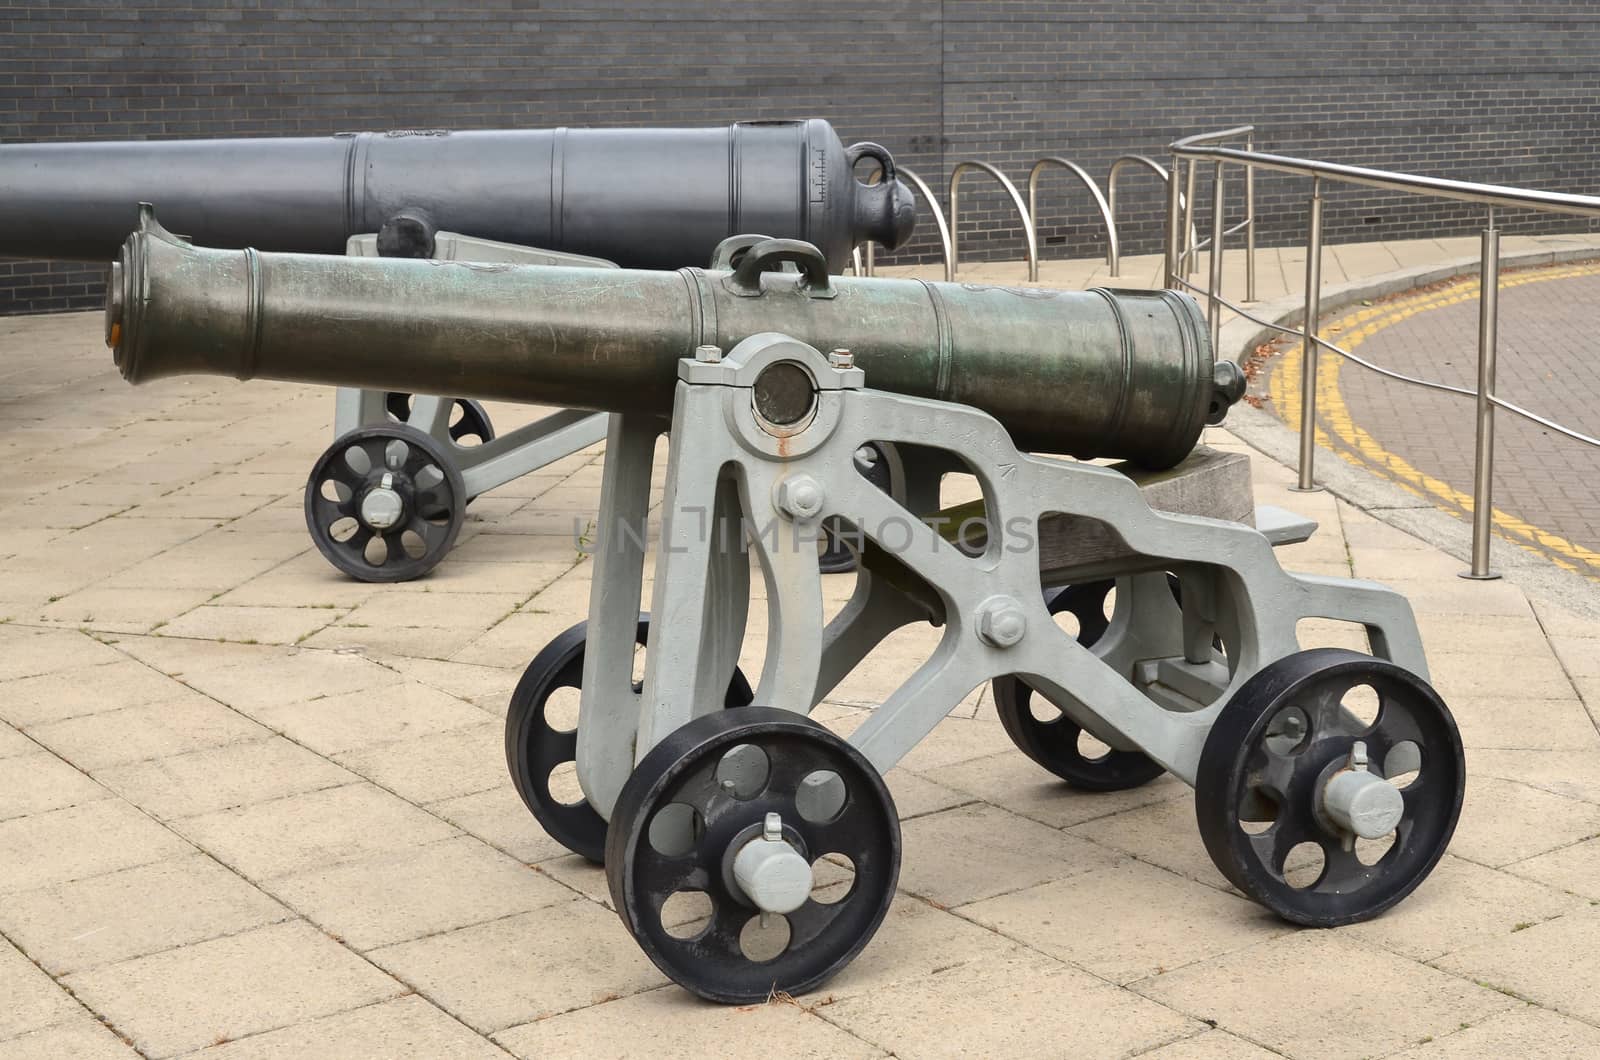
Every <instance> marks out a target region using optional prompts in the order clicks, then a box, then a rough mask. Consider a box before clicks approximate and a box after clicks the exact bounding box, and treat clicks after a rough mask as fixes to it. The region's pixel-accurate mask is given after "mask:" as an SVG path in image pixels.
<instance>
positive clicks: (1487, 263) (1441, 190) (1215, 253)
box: [1166, 126, 1600, 579]
mask: <svg viewBox="0 0 1600 1060" xmlns="http://www.w3.org/2000/svg"><path fill="white" fill-rule="evenodd" d="M1249 131H1250V129H1249V127H1248V126H1241V127H1239V128H1237V129H1227V130H1224V131H1222V132H1217V133H1202V134H1199V135H1197V136H1189V137H1185V138H1184V139H1181V140H1177V141H1174V142H1173V143H1172V144H1171V145H1170V146H1169V150H1170V151H1171V152H1172V158H1173V172H1174V173H1176V172H1177V166H1178V163H1179V161H1180V160H1181V159H1185V158H1187V159H1188V160H1189V176H1190V180H1191V181H1192V180H1193V177H1194V166H1195V165H1196V164H1197V163H1198V162H1201V161H1209V162H1211V163H1212V164H1213V165H1214V166H1215V167H1216V179H1217V187H1216V189H1215V210H1216V211H1220V207H1221V201H1222V191H1221V185H1222V170H1223V166H1224V165H1238V166H1242V167H1244V170H1245V173H1246V176H1247V179H1249V178H1250V177H1251V176H1252V175H1253V174H1254V172H1255V170H1256V169H1266V170H1272V171H1274V172H1279V173H1292V174H1296V175H1299V176H1305V177H1310V178H1311V201H1310V211H1309V212H1310V225H1309V229H1308V232H1307V236H1306V287H1305V312H1304V318H1303V323H1302V326H1301V328H1299V329H1288V328H1284V327H1281V326H1279V325H1277V324H1272V323H1269V322H1267V321H1263V320H1261V319H1260V318H1259V317H1256V316H1253V315H1251V314H1249V313H1246V312H1244V311H1243V310H1242V309H1240V308H1239V307H1238V306H1235V305H1233V304H1232V303H1230V302H1227V301H1226V300H1225V299H1224V298H1223V297H1222V291H1221V269H1220V260H1221V255H1222V250H1223V240H1224V237H1225V235H1226V232H1225V231H1224V228H1223V225H1222V224H1221V221H1220V218H1218V217H1214V218H1213V221H1214V225H1215V227H1214V231H1213V233H1212V237H1211V244H1212V251H1211V253H1212V268H1211V280H1210V289H1209V291H1207V292H1206V293H1207V295H1208V298H1209V300H1210V304H1211V307H1212V309H1213V313H1214V314H1215V315H1214V316H1213V320H1212V323H1213V336H1215V334H1216V332H1215V327H1216V324H1217V320H1218V317H1219V316H1220V313H1221V307H1222V306H1223V305H1226V306H1228V308H1230V309H1232V310H1233V311H1234V312H1236V313H1239V314H1240V315H1241V316H1243V317H1245V318H1246V319H1249V320H1254V321H1256V322H1258V323H1261V324H1265V325H1266V326H1267V327H1270V328H1273V329H1274V330H1277V331H1281V332H1284V333H1285V334H1289V335H1295V336H1298V337H1299V338H1300V340H1301V344H1302V348H1303V350H1304V354H1303V356H1302V360H1301V369H1300V406H1301V409H1300V452H1299V467H1298V475H1297V478H1298V482H1297V485H1296V487H1295V488H1297V489H1300V490H1315V489H1318V488H1319V487H1318V486H1317V484H1316V470H1315V461H1316V412H1317V355H1318V353H1319V352H1320V351H1321V350H1322V349H1328V350H1332V351H1333V352H1334V353H1337V354H1339V355H1340V356H1341V357H1344V358H1345V359H1347V360H1349V361H1352V362H1354V363H1355V364H1359V365H1361V366H1362V367H1363V368H1368V369H1370V370H1372V371H1374V372H1377V373H1378V374H1380V375H1383V376H1386V377H1388V378H1391V379H1395V380H1398V381H1400V382H1403V383H1409V384H1412V385H1416V386H1422V387H1426V388H1428V389H1431V390H1442V391H1445V392H1448V393H1453V394H1459V395H1462V396H1470V397H1472V398H1473V399H1474V400H1475V401H1476V403H1477V416H1476V419H1477V424H1476V431H1475V435H1476V436H1475V441H1474V456H1473V483H1472V559H1471V565H1470V567H1469V568H1468V569H1467V570H1466V571H1464V572H1462V577H1466V578H1475V579H1485V578H1497V577H1499V575H1498V574H1495V573H1494V572H1493V571H1492V570H1490V567H1489V549H1490V542H1491V530H1492V527H1493V516H1494V428H1495V410H1496V409H1505V410H1506V411H1507V412H1510V413H1512V414H1514V415H1517V416H1520V417H1522V418H1524V419H1526V420H1528V421H1530V422H1533V423H1537V424H1539V425H1540V426H1542V427H1545V428H1547V429H1549V430H1553V431H1555V432H1557V433H1558V434H1561V435H1563V436H1565V437H1567V438H1571V439H1573V440H1574V441H1578V442H1582V443H1583V444H1585V445H1589V446H1593V447H1595V448H1600V438H1596V437H1594V436H1592V435H1588V434H1585V433H1583V432H1582V431H1578V430H1575V429H1573V428H1571V427H1568V426H1566V425H1565V424H1561V423H1558V422H1556V421H1555V420H1551V419H1548V418H1546V417H1544V416H1541V415H1539V414H1538V413H1535V412H1532V411H1530V410H1528V409H1525V408H1523V407H1521V406H1520V405H1517V404H1514V403H1513V402H1510V401H1506V400H1505V399H1503V398H1501V397H1499V396H1498V395H1497V394H1496V393H1495V369H1496V365H1495V362H1496V357H1497V352H1498V350H1497V347H1498V329H1499V304H1500V229H1499V228H1497V227H1496V226H1495V217H1494V211H1495V208H1496V207H1501V208H1512V209H1528V210H1535V211H1539V212H1543V213H1560V214H1569V215H1573V216H1578V217H1600V197H1597V196H1592V195H1573V194H1569V193H1566V192H1553V191H1539V190H1536V189H1533V188H1513V187H1508V186H1506V185H1502V184H1480V183H1475V182H1472V181H1464V180H1453V179H1448V178H1444V177H1425V176H1421V175H1418V174H1415V173H1397V172H1394V171H1393V170H1385V169H1371V168H1368V167H1365V166H1348V165H1342V164H1339V163H1334V162H1322V161H1318V160H1315V159H1307V158H1293V157H1290V156H1287V155H1276V154H1268V153H1265V152H1257V151H1255V150H1253V149H1252V147H1251V146H1250V145H1247V146H1246V148H1245V149H1244V150H1240V149H1238V148H1230V147H1219V146H1216V144H1217V142H1218V141H1221V140H1227V139H1236V138H1238V136H1240V135H1242V134H1245V133H1248V132H1249ZM1208 145H1209V146H1208ZM1323 181H1332V182H1337V183H1341V184H1355V185H1360V186H1363V187H1371V188H1380V189H1382V190H1385V191H1397V192H1403V193H1405V194H1408V195H1418V196H1422V197H1426V198H1431V199H1448V200H1452V201H1456V202H1470V203H1477V204H1480V205H1485V206H1488V207H1489V211H1488V219H1487V223H1486V224H1485V226H1484V228H1483V233H1482V242H1481V248H1480V253H1479V259H1478V261H1479V277H1480V282H1479V285H1478V363H1477V369H1478V385H1477V387H1476V388H1475V389H1473V390H1467V389H1465V388H1462V387H1453V386H1448V385H1446V384H1443V383H1438V382H1434V381H1432V380H1426V379H1419V378H1416V377H1413V376H1407V375H1404V374H1402V373H1399V372H1394V371H1391V370H1389V369H1385V368H1381V367H1379V366H1378V365H1375V364H1373V363H1372V362H1371V361H1367V360H1365V359H1364V358H1361V357H1357V356H1355V355H1354V354H1352V353H1351V352H1350V351H1349V350H1346V349H1344V348H1342V347H1340V346H1338V345H1336V344H1334V343H1331V342H1329V341H1327V340H1326V339H1324V338H1322V337H1321V336H1320V335H1319V334H1318V333H1317V321H1318V316H1319V310H1320V302H1321V293H1322V205H1323V200H1322V184H1323ZM1247 187H1248V186H1247ZM1172 189H1173V190H1172V191H1171V192H1170V193H1169V195H1168V199H1167V260H1166V266H1167V285H1168V286H1169V287H1180V286H1182V287H1187V288H1189V289H1191V290H1195V291H1198V290H1199V288H1197V287H1195V285H1193V284H1191V283H1189V282H1188V281H1187V280H1185V279H1184V278H1183V277H1182V276H1180V275H1179V272H1180V271H1181V270H1182V269H1183V265H1184V263H1183V260H1182V258H1183V251H1182V250H1181V249H1180V247H1179V243H1180V238H1179V232H1180V228H1179V224H1180V222H1179V219H1178V218H1179V213H1180V210H1182V207H1181V206H1180V204H1179V201H1178V196H1177V193H1176V183H1175V182H1173V183H1172ZM1190 205H1191V206H1192V203H1190ZM1251 212H1252V213H1253V210H1252V211H1251ZM1252 232H1253V226H1252Z"/></svg>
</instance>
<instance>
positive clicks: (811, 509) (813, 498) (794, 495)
mask: <svg viewBox="0 0 1600 1060" xmlns="http://www.w3.org/2000/svg"><path fill="white" fill-rule="evenodd" d="M823 497H824V493H823V490H822V483H820V482H818V481H817V480H816V479H814V478H812V477H811V476H810V475H790V476H789V477H788V478H786V479H784V480H783V481H782V482H780V483H778V486H777V489H776V490H775V491H774V495H773V501H774V503H776V504H777V506H778V511H780V512H782V513H783V514H784V515H786V516H788V517H789V518H790V519H793V520H794V521H795V522H804V521H805V520H807V519H815V518H816V517H817V516H818V515H820V514H822V500H823Z"/></svg>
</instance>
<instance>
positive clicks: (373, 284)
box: [106, 211, 1243, 467]
mask: <svg viewBox="0 0 1600 1060" xmlns="http://www.w3.org/2000/svg"><path fill="white" fill-rule="evenodd" d="M783 262H794V263H797V264H798V265H799V266H800V269H801V271H799V272H795V273H790V272H780V271H772V270H773V269H774V268H775V267H777V266H779V265H780V264H782V263H783ZM772 331H776V332H783V333H785V334H788V335H791V336H793V337H795V338H797V339H800V340H801V341H804V342H807V343H810V344H811V345H813V346H815V347H817V348H819V349H823V350H828V349H831V348H837V347H848V348H849V349H850V350H851V351H852V352H853V353H854V354H855V358H856V363H857V364H858V365H860V366H861V367H862V368H863V369H864V370H865V371H866V380H867V385H868V386H871V387H875V388H877V389H881V390H890V391H896V392H899V393H902V394H908V395H912V396H918V397H927V398H934V399H939V400H944V401H953V402H960V403H963V404H966V405H971V406H974V407H976V408H980V409H983V410H985V411H987V412H989V413H990V414H991V415H993V416H995V417H996V418H997V419H998V420H999V421H1000V422H1001V423H1002V424H1004V425H1005V426H1006V428H1007V429H1008V430H1009V431H1010V432H1011V434H1012V436H1013V438H1014V439H1015V440H1016V441H1017V443H1018V445H1019V446H1020V447H1022V448H1025V449H1031V450H1034V451H1038V452H1049V453H1066V454H1070V455H1073V456H1078V457H1084V458H1089V457H1120V458H1125V459H1131V460H1134V461H1137V462H1139V463H1141V464H1144V465H1146V466H1149V467H1167V466H1170V465H1172V464H1175V463H1177V462H1178V461H1180V460H1182V459H1183V458H1184V457H1185V456H1186V455H1187V454H1188V453H1189V452H1190V450H1191V449H1192V448H1193V447H1194V445H1195V442H1196V441H1197V440H1198V438H1199V436H1200V432H1201V428H1202V427H1203V426H1204V425H1205V424H1206V422H1207V421H1208V420H1210V421H1211V422H1217V421H1220V419H1221V418H1222V414H1223V413H1225V412H1226V410H1227V408H1228V406H1229V405H1231V404H1232V403H1233V402H1234V401H1235V400H1237V399H1238V397H1239V395H1240V394H1241V393H1242V390H1243V377H1242V374H1241V373H1240V372H1239V370H1238V367H1237V366H1236V365H1234V364H1232V363H1231V362H1223V363H1222V364H1220V365H1218V364H1214V363H1213V358H1212V351H1211V348H1210V345H1209V342H1208V339H1207V335H1206V327H1205V322H1204V320H1203V318H1202V317H1201V315H1200V312H1199V309H1198V307H1197V306H1196V305H1195V303H1194V301H1193V299H1191V298H1189V297H1188V296H1187V295H1183V294H1180V293H1177V292H1174V291H1157V292H1149V291H1109V290H1093V291H1054V290H1044V289H1016V288H1008V287H990V286H980V285H974V284H948V283H927V282H924V281H921V280H914V279H849V278H840V277H830V276H829V275H828V273H827V270H826V265H825V263H824V261H823V260H822V256H821V254H820V253H819V252H818V251H817V250H816V249H815V248H813V247H810V246H808V245H807V244H804V243H800V242H798V241H795V240H783V239H769V240H764V241H761V242H758V243H756V244H755V245H753V246H750V247H749V248H748V249H747V250H746V251H745V253H744V255H743V257H742V259H739V260H738V262H737V265H736V267H735V268H734V269H733V270H732V271H708V270H704V269H698V268H687V269H680V270H678V271H676V272H655V271H632V270H609V269H608V270H591V269H576V268H559V267H552V266H519V265H483V264H471V263H465V262H439V261H420V260H411V259H404V258H338V257H328V256H320V255H305V254H271V253H262V252H259V251H254V250H244V251H230V250H212V249H203V248H199V247H193V246H189V245H187V244H184V243H183V242H181V241H178V240H176V239H174V238H173V237H172V236H170V235H169V234H168V233H166V232H165V231H164V230H163V229H162V228H161V227H160V225H159V224H157V223H156V222H155V219H154V215H153V212H150V211H147V212H146V215H145V216H144V217H142V218H141V227H140V230H138V231H136V232H135V233H134V234H133V235H131V236H130V237H129V238H128V241H127V243H126V244H125V245H124V247H123V249H122V251H121V254H120V256H119V258H118V260H117V262H116V263H115V264H114V265H113V266H112V280H111V283H110V285H109V291H108V295H107V305H106V340H107V343H108V344H109V345H110V346H111V347H112V348H113V350H114V354H115V359H116V363H117V365H118V367H119V368H120V369H121V371H122V374H123V375H124V376H125V377H126V378H127V379H129V380H130V381H132V382H135V383H138V382H141V381H144V380H148V379H155V378H160V377H163V376H170V375H178V374H184V373H198V374H208V375H229V376H234V377H236V378H239V379H249V378H254V377H261V378H268V379H279V380H289V381H296V382H305V383H324V384H332V385H340V386H359V387H366V388H369V389H385V390H411V391H417V392H422V393H446V394H461V395H465V396H469V397H477V398H490V399H500V400H508V401H523V402H531V403H537V404H549V405H564V406H567V407H570V408H583V409H594V410H596V411H602V412H638V413H659V414H662V415H665V414H667V413H669V412H670V411H671V407H672V401H673V394H674V389H675V385H676V380H677V367H678V362H679V360H680V359H682V358H685V357H692V356H694V353H695V349H696V347H697V346H700V345H702V344H711V345H717V346H721V347H723V348H724V349H726V348H730V347H732V346H733V345H735V344H736V343H737V342H739V341H740V340H741V339H744V338H746V337H748V336H750V335H753V334H757V333H760V332H772Z"/></svg>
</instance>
